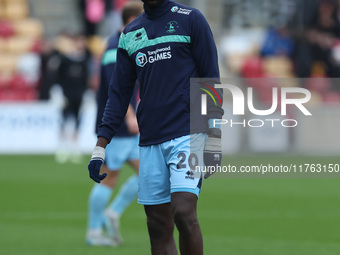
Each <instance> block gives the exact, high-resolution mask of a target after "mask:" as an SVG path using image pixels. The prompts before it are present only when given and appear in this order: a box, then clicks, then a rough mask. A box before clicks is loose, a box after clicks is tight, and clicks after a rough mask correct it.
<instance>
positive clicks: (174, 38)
mask: <svg viewBox="0 0 340 255" xmlns="http://www.w3.org/2000/svg"><path fill="white" fill-rule="evenodd" d="M174 42H177V43H190V42H191V39H190V36H185V35H166V36H161V37H158V38H155V39H152V40H147V41H140V42H138V43H135V44H133V45H131V47H129V48H128V49H127V52H128V54H129V55H130V56H131V55H132V54H133V53H135V52H136V51H138V50H140V49H143V48H146V47H149V46H154V45H157V44H161V43H174Z"/></svg>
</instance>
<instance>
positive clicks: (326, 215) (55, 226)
mask: <svg viewBox="0 0 340 255" xmlns="http://www.w3.org/2000/svg"><path fill="white" fill-rule="evenodd" d="M225 160H227V161H228V162H229V163H232V164H234V165H241V164H261V163H266V162H272V163H285V164H290V163H291V162H296V163H311V162H316V163H319V162H323V163H340V159H339V158H338V157H333V158H318V157H297V156H279V155H269V156H261V155H257V156H254V155H253V156H232V157H226V158H225ZM130 174H132V170H130V169H127V167H126V169H124V171H123V172H122V173H121V177H122V178H121V180H120V182H119V183H120V184H121V183H122V181H123V180H124V179H126V178H127V177H128V176H129V175H130ZM339 176H340V174H339ZM92 185H93V182H92V181H91V180H90V179H89V177H88V171H87V159H86V160H84V163H83V164H81V165H73V164H64V165H59V164H56V163H55V161H54V158H53V157H52V156H0V254H1V255H28V254H32V255H46V254H48V255H54V254H55V255H61V254H63V255H69V254H70V255H77V254H82V255H87V254H89V255H91V254H95V255H98V254H100V255H106V254H110V255H112V254H119V255H127V254H129V255H130V254H131V255H135V254H138V255H144V254H150V245H149V239H148V235H147V229H146V223H145V215H144V211H143V207H142V206H140V205H138V204H137V203H134V204H133V205H131V206H130V207H129V208H128V209H127V211H126V213H125V214H124V215H123V217H122V222H121V225H122V235H123V238H124V240H125V242H124V244H123V245H122V246H121V247H118V248H105V247H89V246H87V245H86V244H85V231H86V220H87V198H88V194H89V192H90V189H91V187H92ZM198 216H199V219H200V223H201V227H202V231H203V237H204V250H205V254H208V255H224V254H230V255H295V254H296V255H323V254H324V255H333V254H334V255H337V254H340V179H338V178H331V179H317V178H309V179H308V178H295V179H292V178H212V179H208V180H205V182H204V184H203V190H202V193H201V195H200V199H199V208H198ZM176 237H178V235H177V233H176Z"/></svg>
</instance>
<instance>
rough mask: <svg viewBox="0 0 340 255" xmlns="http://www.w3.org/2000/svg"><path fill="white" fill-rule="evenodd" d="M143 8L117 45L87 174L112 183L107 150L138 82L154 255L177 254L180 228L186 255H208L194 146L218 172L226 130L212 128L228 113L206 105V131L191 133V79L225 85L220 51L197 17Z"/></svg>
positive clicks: (147, 3) (167, 2)
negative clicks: (102, 170)
mask: <svg viewBox="0 0 340 255" xmlns="http://www.w3.org/2000/svg"><path fill="white" fill-rule="evenodd" d="M143 2H144V10H145V12H144V13H143V14H142V15H140V16H139V17H138V18H137V19H135V20H134V21H133V22H131V23H130V24H129V25H128V26H126V28H125V29H124V31H123V32H122V34H121V37H120V40H119V47H118V51H117V66H116V69H115V72H114V75H113V77H112V82H111V83H110V89H109V94H110V97H109V100H108V103H107V105H106V108H105V111H104V117H103V124H102V125H101V126H100V127H99V132H98V141H97V145H96V147H95V148H94V151H93V154H92V158H91V161H90V163H89V166H88V169H89V173H90V177H91V178H92V179H93V180H94V181H96V182H99V183H100V182H101V181H102V180H103V179H104V178H105V177H106V175H105V174H102V175H100V173H99V169H100V167H101V165H102V163H103V161H104V158H105V147H106V146H107V144H108V143H109V141H111V138H112V137H113V136H114V135H115V134H116V133H117V130H118V128H119V126H120V124H121V123H122V121H123V119H124V116H125V112H126V111H127V109H128V105H129V101H130V97H131V95H132V94H133V91H134V87H135V81H136V79H137V78H138V81H139V83H140V98H141V101H140V104H139V106H138V112H137V116H138V124H139V130H140V169H139V191H138V203H140V204H143V205H144V209H145V213H146V216H147V225H148V230H149V236H150V242H151V252H152V254H153V255H155V254H159V255H164V254H177V249H176V245H175V240H174V237H173V230H174V225H176V227H177V229H178V231H179V246H180V251H181V254H186V255H189V254H192V255H202V254H203V239H202V233H201V229H200V225H199V222H198V219H197V213H196V209H197V199H198V196H199V193H200V190H201V185H202V175H201V176H198V177H195V176H193V175H192V174H193V172H192V168H191V166H190V165H192V162H191V161H190V158H191V156H192V153H191V152H192V150H191V149H193V148H190V140H194V141H197V142H198V144H196V147H195V148H194V153H195V156H194V157H196V158H195V159H196V161H199V162H202V161H203V157H204V162H205V164H206V165H208V166H211V165H215V166H216V164H220V163H221V162H220V160H221V130H220V129H219V128H214V126H213V125H212V123H213V119H221V118H222V115H223V110H222V108H221V107H220V106H219V105H216V106H215V104H213V102H212V100H211V101H208V106H207V113H208V114H207V116H203V115H201V114H198V116H196V117H197V120H200V121H202V122H204V126H202V125H198V126H197V128H196V129H194V130H190V126H191V125H192V127H193V128H195V127H196V125H195V124H192V123H190V78H191V77H202V78H215V79H218V78H219V68H218V58H217V50H216V45H215V42H214V39H213V36H212V33H211V30H210V27H209V25H208V23H207V21H206V20H205V18H204V17H203V15H202V14H201V13H200V12H199V11H198V10H197V9H193V8H190V7H187V6H184V5H181V4H177V3H175V2H173V1H171V0H143ZM197 90H199V88H197ZM220 92H221V91H220ZM216 93H217V92H216ZM220 96H221V95H219V97H220ZM190 133H192V135H191V136H190ZM214 159H218V160H219V162H217V161H214Z"/></svg>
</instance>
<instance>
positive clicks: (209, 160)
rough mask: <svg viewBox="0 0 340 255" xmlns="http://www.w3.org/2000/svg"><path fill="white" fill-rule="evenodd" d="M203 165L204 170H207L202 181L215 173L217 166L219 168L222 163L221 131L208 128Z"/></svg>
mask: <svg viewBox="0 0 340 255" xmlns="http://www.w3.org/2000/svg"><path fill="white" fill-rule="evenodd" d="M203 157H204V164H205V167H206V168H205V169H209V171H207V172H206V173H205V175H204V179H207V178H209V177H210V176H211V175H212V174H213V173H215V172H216V170H217V169H216V168H217V166H221V162H222V145H221V129H220V128H216V127H213V128H209V130H208V138H207V140H206V143H205V146H204V154H203Z"/></svg>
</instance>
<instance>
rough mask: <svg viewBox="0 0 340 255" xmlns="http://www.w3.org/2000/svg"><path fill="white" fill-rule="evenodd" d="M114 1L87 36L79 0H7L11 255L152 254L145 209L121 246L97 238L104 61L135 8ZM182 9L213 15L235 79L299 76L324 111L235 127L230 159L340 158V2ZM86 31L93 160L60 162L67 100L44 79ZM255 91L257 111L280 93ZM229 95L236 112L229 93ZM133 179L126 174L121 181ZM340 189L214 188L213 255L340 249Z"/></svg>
mask: <svg viewBox="0 0 340 255" xmlns="http://www.w3.org/2000/svg"><path fill="white" fill-rule="evenodd" d="M109 2H110V4H111V6H109V7H108V5H107V6H106V7H107V10H106V12H105V18H103V19H102V21H101V22H99V23H98V25H97V26H95V27H94V28H93V27H90V28H88V29H86V30H84V31H83V28H84V20H83V12H82V11H81V9H80V8H79V3H78V1H77V0H72V1H71V0H0V154H1V155H0V254H11V255H12V254H47V253H49V254H61V253H63V254H95V253H96V254H97V253H100V254H112V253H117V254H149V243H148V237H147V230H146V224H145V216H144V212H143V209H142V207H141V206H139V205H137V204H134V205H132V206H131V207H130V208H129V209H128V211H127V212H126V214H125V215H124V216H123V218H122V234H123V237H124V239H125V243H124V245H123V246H122V247H119V248H115V249H112V248H92V247H88V246H86V245H85V242H84V237H85V229H86V216H87V215H86V214H87V196H88V193H89V191H90V188H91V187H92V181H91V180H90V179H89V178H88V176H87V169H86V168H87V161H88V156H87V155H88V154H89V153H90V152H91V150H92V148H93V146H94V143H95V135H94V118H95V111H96V109H95V94H94V93H95V91H96V88H97V87H98V72H97V71H98V63H99V61H100V60H99V59H100V57H101V53H102V51H103V49H104V45H105V39H106V38H107V35H108V34H111V31H112V29H117V27H119V25H117V23H116V22H115V21H117V15H118V14H117V13H119V9H120V7H121V5H122V4H123V2H124V1H112V2H115V3H114V4H112V3H111V1H106V3H109ZM178 2H181V3H184V4H187V5H190V6H193V7H197V8H199V9H200V10H201V11H202V12H203V13H204V14H205V16H206V17H207V19H208V21H209V23H210V25H211V27H212V30H213V33H214V36H215V39H216V42H217V45H218V50H219V56H220V66H221V74H222V75H221V76H222V77H233V78H235V79H240V78H254V77H257V78H269V77H279V78H282V79H295V81H296V83H295V85H294V86H303V87H306V88H307V89H309V90H310V91H311V92H312V100H311V101H310V103H309V105H308V107H309V109H311V111H312V113H313V117H312V118H310V119H305V118H303V119H301V122H300V124H301V125H299V127H298V128H296V129H293V130H290V131H289V132H287V130H282V129H275V132H266V130H265V131H264V132H253V130H251V129H250V128H244V129H235V128H234V129H232V130H228V132H227V133H228V134H229V136H230V137H229V142H228V143H224V148H223V149H224V154H225V157H224V163H225V164H232V165H236V166H240V165H261V164H269V163H270V164H273V165H280V164H286V165H288V164H292V163H293V164H297V165H299V164H305V163H320V164H328V163H333V164H339V163H340V160H339V157H338V156H339V152H340V136H339V135H338V126H339V125H340V118H339V117H340V116H339V115H340V111H339V110H340V106H339V104H340V94H339V87H338V86H339V85H338V82H337V81H338V80H337V78H338V77H339V76H340V72H339V71H338V68H337V67H338V62H337V61H339V55H338V54H339V53H338V51H339V48H338V45H339V44H338V40H339V39H340V29H338V15H339V13H338V12H339V10H338V3H337V1H331V0H320V1H319V0H308V1H307V0H299V1H292V0H275V1H273V0H272V1H270V0H262V1H260V0H244V1H239V0H224V1H223V0H210V1H204V0H199V1H198V0H196V1H178ZM329 17H331V19H329ZM330 20H331V21H333V22H330ZM112 22H113V23H112ZM329 22H330V23H331V25H329V24H330V23H329ZM330 27H331V28H330ZM93 31H94V32H93ZM80 32H84V33H85V35H86V39H87V42H88V44H87V45H88V48H89V50H90V52H91V53H92V56H93V63H92V67H91V70H92V72H91V74H92V76H91V79H90V80H89V85H88V86H89V89H88V90H87V92H86V93H85V94H84V101H83V102H84V103H83V106H82V110H81V125H80V133H79V139H78V147H77V148H78V149H79V150H80V152H81V153H83V154H84V155H85V156H83V160H82V161H81V162H80V164H73V163H72V162H66V163H64V164H59V163H57V161H56V160H55V157H54V154H55V153H56V152H57V151H58V147H59V146H60V144H59V141H60V136H59V135H60V134H59V129H60V119H61V107H62V105H63V104H64V100H63V97H62V92H61V90H60V88H59V87H57V86H52V85H53V84H50V83H48V82H47V85H46V83H44V82H43V81H44V80H45V78H46V76H48V77H50V76H49V75H52V76H53V75H54V74H53V72H52V73H50V72H46V69H44V66H43V64H42V63H43V61H42V60H43V57H45V56H47V57H48V56H50V55H49V54H51V52H53V50H54V49H57V50H58V51H59V52H61V53H62V54H69V53H70V52H72V50H73V49H74V45H73V44H74V41H73V38H74V36H75V34H79V33H80ZM42 70H43V72H42ZM302 77H303V78H312V79H310V80H309V81H312V82H308V81H307V82H306V81H305V80H301V79H298V78H302ZM47 80H48V79H47ZM240 83H241V84H242V82H240ZM254 89H255V92H256V99H257V103H258V105H261V106H263V107H266V106H267V104H268V101H270V100H269V98H270V99H271V97H269V98H268V90H271V86H268V87H258V88H254ZM269 94H270V93H269ZM225 100H226V104H225V105H226V112H228V109H229V108H228V106H229V105H230V103H231V101H230V97H229V95H227V94H226V95H225ZM70 129H72V125H71V126H70ZM267 131H268V130H267ZM268 141H275V142H268ZM273 144H274V145H275V146H274V147H273ZM130 174H132V171H131V170H130V169H128V167H126V171H123V172H122V179H121V180H120V183H121V182H123V180H124V179H125V178H127V176H128V175H130ZM222 177H228V176H227V175H223V176H222ZM309 177H310V176H309ZM338 184H339V181H338V179H337V178H328V179H327V178H324V179H320V178H249V176H247V175H246V176H244V178H214V179H211V180H208V181H206V182H205V184H204V188H203V189H204V192H202V194H201V198H200V203H199V218H200V222H201V225H202V229H203V233H204V239H205V253H206V254H261V255H263V254H268V255H269V254H270V255H272V254H273V255H276V254H278V255H279V254H299V255H300V254H318V255H319V254H327V255H329V254H339V252H340V243H339V239H340V234H339V226H340V222H339V220H340V219H339V215H340V214H339V209H340V205H339V202H340V201H339V200H340V199H339V191H340V190H339V189H340V188H339V185H338Z"/></svg>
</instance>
